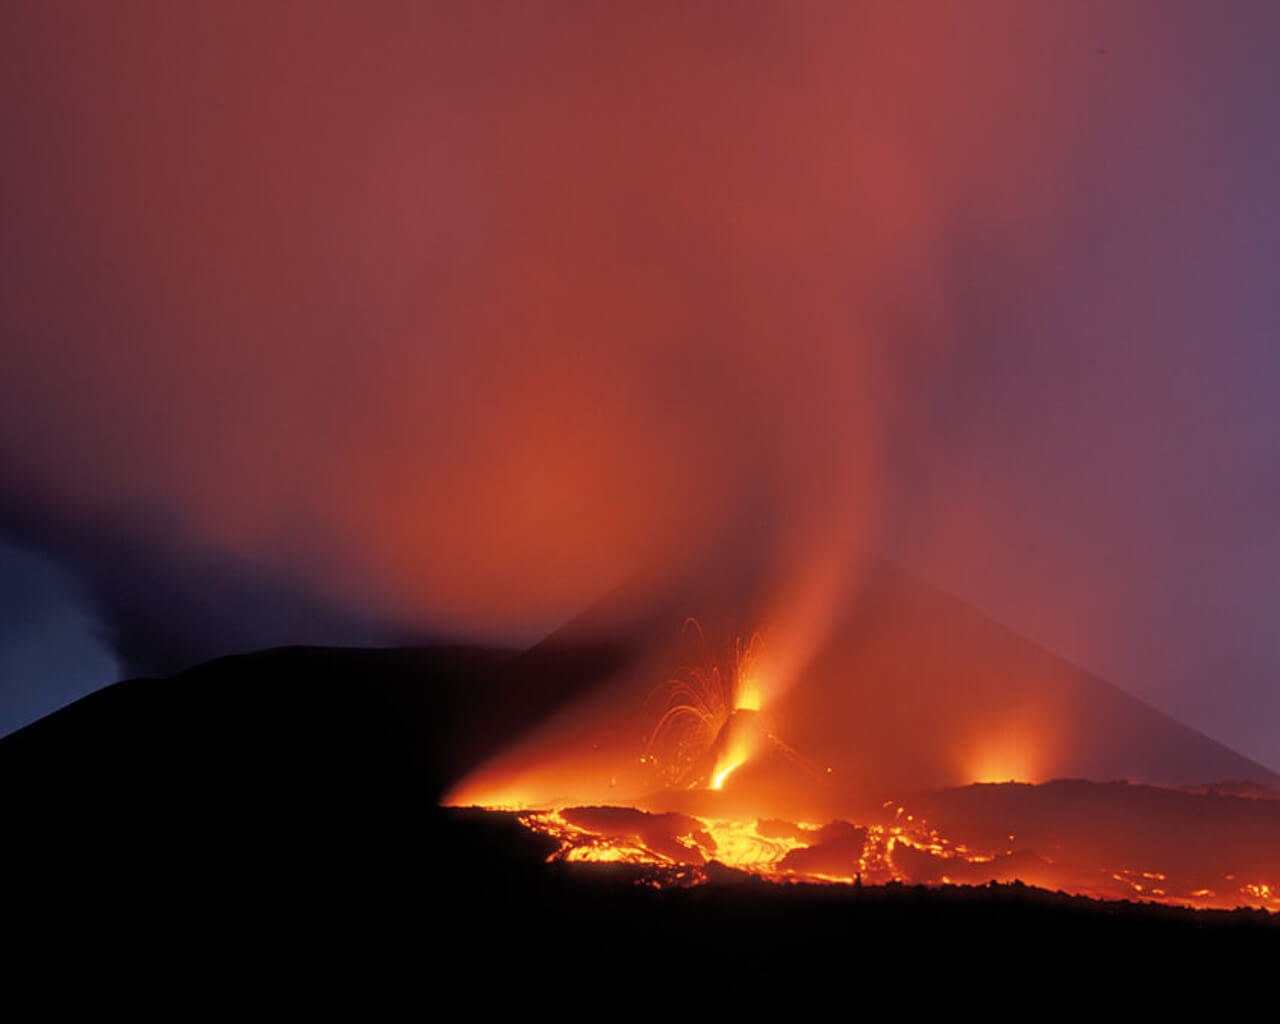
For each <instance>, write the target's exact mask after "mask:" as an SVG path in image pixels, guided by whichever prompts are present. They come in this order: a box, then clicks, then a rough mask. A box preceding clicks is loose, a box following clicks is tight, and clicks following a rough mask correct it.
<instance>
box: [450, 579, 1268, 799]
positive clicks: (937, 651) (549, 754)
mask: <svg viewBox="0 0 1280 1024" xmlns="http://www.w3.org/2000/svg"><path fill="white" fill-rule="evenodd" d="M733 602H736V604H737V608H738V609H739V610H738V611H737V613H736V614H733V613H726V608H727V607H733ZM691 605H692V606H693V607H694V609H695V611H696V612H697V613H698V614H699V621H701V622H702V634H703V635H704V636H706V637H707V638H711V637H715V636H716V635H717V631H719V634H720V640H721V646H722V648H728V647H731V646H732V642H733V638H734V637H735V636H740V635H741V633H740V632H739V633H736V634H735V633H734V632H733V627H732V625H730V624H731V623H735V622H736V623H738V629H739V630H742V629H743V624H745V625H746V627H747V628H750V625H751V623H752V616H753V614H755V611H754V609H753V608H752V606H751V601H750V598H749V597H748V598H746V599H744V598H743V597H742V596H741V593H740V592H737V593H735V595H734V598H733V599H732V601H730V602H726V599H725V593H724V591H723V590H721V591H718V592H714V593H710V594H707V595H704V596H701V597H700V598H699V599H698V600H695V601H693V602H690V603H686V604H685V605H684V606H683V608H681V609H680V610H677V609H674V608H671V609H665V608H660V607H645V608H643V610H641V611H637V606H636V604H635V603H633V602H628V601H626V600H623V599H621V598H619V597H617V596H615V597H613V598H611V599H609V600H607V601H604V602H601V603H600V604H599V605H597V606H596V607H594V608H592V609H590V610H589V611H588V612H586V613H584V614H583V615H582V616H580V617H579V618H577V619H576V620H574V621H573V622H572V623H570V624H569V625H567V626H566V627H565V628H564V629H562V630H560V631H559V632H557V633H555V634H553V635H552V636H550V637H549V638H548V639H547V640H545V641H544V642H543V643H542V644H540V645H538V647H536V648H534V649H533V650H532V651H530V652H529V653H528V654H527V655H526V656H524V657H523V658H521V659H519V660H517V661H516V662H515V663H514V664H513V665H512V667H511V668H512V672H513V674H514V677H515V678H514V679H513V681H512V683H511V688H512V689H513V690H523V689H525V688H526V684H524V683H523V682H521V681H520V678H519V677H521V676H522V675H524V674H527V675H528V678H529V680H530V683H529V686H530V687H532V686H533V685H534V682H535V680H536V679H537V678H538V677H542V676H546V675H547V674H549V673H550V674H555V673H554V666H555V665H556V664H563V665H565V666H566V667H567V668H569V669H570V670H572V669H573V668H574V667H575V665H576V662H575V657H574V652H579V651H583V650H608V651H610V652H611V655H612V657H611V662H610V664H609V666H608V669H607V671H603V672H600V673H599V674H597V675H596V676H595V677H594V678H591V679H589V680H583V681H582V684H580V685H579V686H578V687H576V689H570V688H569V687H565V688H564V689H563V690H562V693H561V696H562V698H563V700H562V701H561V704H560V706H559V707H558V709H557V710H556V712H555V713H553V714H550V715H549V716H548V717H547V719H546V720H545V721H543V722H542V723H541V724H540V725H538V726H537V727H535V728H533V729H532V730H531V731H530V733H529V734H528V735H527V736H526V737H524V739H523V740H522V741H521V742H519V743H517V744H515V745H513V746H512V747H511V748H509V749H507V750H504V751H503V752H502V753H501V754H500V755H499V756H498V757H496V758H494V759H492V760H491V761H489V762H488V763H487V764H486V765H485V766H484V767H483V768H482V769H481V770H480V771H479V772H476V773H474V774H473V775H471V776H470V777H469V778H468V779H467V780H466V781H465V782H464V783H463V784H461V785H460V786H459V787H457V788H456V789H455V790H454V792H453V794H452V796H451V799H452V800H453V801H455V802H462V803H468V802H475V803H489V804H500V805H503V806H538V805H542V806H545V805H548V804H552V803H557V802H559V803H563V802H564V801H565V800H590V801H600V800H608V799H609V798H610V797H611V796H612V797H616V796H617V795H618V793H619V791H620V790H621V789H627V790H628V791H629V792H631V793H633V794H638V793H641V792H643V791H644V790H645V789H646V786H647V785H648V784H649V782H650V781H651V780H649V779H647V778H646V776H645V775H644V773H643V772H641V771H637V770H636V768H637V765H638V762H640V761H642V760H643V757H642V756H641V749H642V748H641V737H643V736H644V735H645V732H646V729H647V728H649V726H650V725H651V723H648V722H646V720H645V717H644V713H643V711H644V707H645V697H646V694H647V693H649V691H650V690H651V689H652V687H653V685H654V680H655V679H662V678H666V677H668V676H669V675H671V674H672V673H673V672H676V671H678V670H679V667H680V666H681V665H686V664H688V662H689V659H690V657H692V658H693V659H694V660H695V662H696V661H697V660H698V659H701V658H704V657H706V656H707V652H705V651H697V650H694V651H692V652H691V651H690V649H689V644H688V638H687V630H685V629H684V625H683V624H684V622H685V616H687V615H689V614H690V606H691ZM704 613H705V614H704ZM767 642H769V643H772V642H773V638H769V640H768V641H767ZM708 643H711V644H713V643H714V641H712V640H710V639H709V640H708ZM562 678H564V679H572V678H573V672H572V671H569V672H566V673H564V674H563V676H562ZM766 685H767V683H766ZM762 714H763V715H765V716H767V719H768V723H769V727H768V729H767V730H766V731H767V732H768V733H769V734H770V735H772V736H774V737H776V738H777V740H778V741H779V742H782V743H783V744H785V746H786V747H787V748H788V749H790V750H792V751H794V752H796V754H797V758H798V762H803V763H804V764H806V765H810V766H813V767H815V768H816V769H817V773H818V774H819V775H820V776H821V778H822V784H821V786H816V785H814V784H813V778H812V776H813V774H814V773H813V772H811V771H806V770H798V769H796V768H794V767H792V768H786V769H784V770H782V771H781V773H779V772H760V771H756V772H752V771H749V770H747V768H745V767H744V768H736V769H735V770H734V771H733V772H732V773H731V774H729V775H727V776H726V777H725V778H724V779H723V780H722V784H721V786H719V787H716V788H717V789H722V790H723V791H724V792H725V793H726V794H728V793H732V792H733V791H734V790H735V789H737V790H740V789H741V788H742V786H743V785H744V783H745V782H746V781H747V780H748V779H749V778H750V777H751V776H752V775H753V774H754V775H755V776H757V777H760V776H762V775H767V776H768V777H769V779H770V783H769V786H770V788H771V790H772V792H771V794H770V795H769V796H768V798H767V799H765V800H764V801H763V802H764V804H765V805H767V806H761V808H760V810H761V812H762V813H768V814H772V813H777V812H779V811H781V810H785V806H779V805H778V804H781V805H789V806H790V807H791V808H792V809H794V807H795V806H796V805H803V806H805V807H806V808H807V809H808V811H809V813H810V814H817V815H819V816H833V815H839V814H841V813H846V812H847V811H848V810H849V805H850V804H851V803H856V802H857V801H859V800H860V799H862V798H864V797H866V796H869V795H874V794H879V793H882V792H885V791H895V792H902V791H925V790H934V789H941V788H946V787H954V786H962V785H967V784H971V783H984V782H996V781H1021V782H1043V781H1048V780H1050V779H1056V778H1085V779H1094V780H1101V781H1107V780H1119V779H1124V780H1128V781H1132V782H1137V783H1147V784H1152V785H1157V786H1191V785H1196V784H1203V783H1206V782H1210V781H1214V782H1226V781H1228V780H1231V781H1233V782H1243V783H1252V784H1256V785H1261V786H1262V787H1266V788H1274V787H1280V776H1278V775H1277V774H1276V773H1275V772H1273V771H1271V770H1270V769H1268V768H1266V767H1264V766H1262V765H1260V764H1257V763H1256V762H1254V761H1251V760H1249V759H1248V758H1246V757H1243V756H1241V755H1239V754H1237V753H1236V752H1234V751H1232V750H1230V749H1229V748H1227V747H1225V746H1223V745H1222V744H1220V743H1218V742H1216V741H1214V740H1212V739H1210V738H1209V737H1207V736H1205V735H1203V734H1202V733H1199V732H1197V731H1196V730H1195V729H1192V728H1190V727H1189V726H1186V725H1184V724H1182V723H1181V722H1178V721H1176V720H1175V719H1173V718H1171V717H1170V716H1168V715H1166V714H1164V713H1163V712H1161V711H1158V710H1157V709H1155V708H1153V707H1151V706H1149V705H1147V704H1145V703H1144V702H1142V701H1140V700H1138V699H1137V698H1135V697H1133V696H1131V695H1129V694H1127V693H1125V692H1124V691H1123V690H1121V689H1119V688H1118V687H1116V686H1113V685H1111V684H1110V683H1108V682H1106V681H1105V680H1103V679H1100V678H1099V677H1097V676H1095V675H1093V674H1092V673H1090V672H1088V671H1086V670H1084V669H1082V668H1080V667H1078V666H1076V665H1073V664H1071V663H1069V662H1067V661H1065V660H1064V659H1062V658H1060V657H1058V656H1056V655H1054V654H1052V653H1051V652H1049V651H1047V650H1045V649H1044V648H1043V647H1040V646H1039V645H1037V644H1035V643H1033V642H1031V641H1030V640H1027V639H1026V638H1024V637H1022V636H1019V635H1018V634H1016V633H1014V632H1012V631H1011V630H1009V629H1007V628H1005V627H1003V626H1001V625H1000V624H999V623H997V622H995V621H993V620H992V619H990V618H989V617H987V616H985V615H983V614H982V613H981V612H979V611H977V610H976V609H974V608H972V607H970V606H969V605H967V604H965V603H964V602H962V601H960V600H958V599H956V598H954V597H951V596H949V595H946V594H944V593H942V592H940V591H938V590H936V589H935V588H933V587H931V586H929V585H928V584H926V583H925V582H923V581H922V580H920V579H918V578H916V577H915V576H913V575H912V574H910V573H909V572H907V571H906V570H904V569H902V568H901V567H899V566H896V565H894V564H893V563H890V562H888V561H885V560H872V561H869V562H868V563H867V564H866V565H865V566H864V568H863V571H862V572H861V574H860V576H859V581H858V586H857V587H856V589H855V590H854V592H853V594H852V596H851V597H850V599H849V600H848V601H847V602H846V604H845V605H844V606H843V607H842V608H841V610H840V613H839V615H838V617H837V619H836V626H835V628H834V629H833V630H832V631H831V633H830V638H829V639H828V640H827V642H826V643H825V645H824V646H822V647H821V648H819V649H818V650H817V651H816V654H815V656H814V657H813V658H812V660H811V661H810V663H809V664H808V665H807V667H806V668H805V669H804V671H802V672H801V673H800V674H799V677H798V678H797V680H796V681H795V683H794V685H791V686H789V687H788V688H786V689H785V690H783V691H782V692H780V693H778V694H776V695H775V696H774V697H773V699H772V700H771V701H770V702H769V703H768V705H767V707H766V708H765V709H764V710H763V712H762ZM717 742H721V743H723V739H722V738H721V739H719V740H718V741H717ZM774 760H775V761H778V760H780V759H778V758H777V757H776V750H775V757H774ZM781 760H785V759H781ZM724 767H725V765H723V764H722V765H721V770H723V768H724ZM704 774H705V770H704ZM779 774H781V775H783V776H785V777H786V778H787V779H789V780H791V782H790V783H780V782H779ZM780 785H781V786H782V788H783V789H784V790H785V791H784V792H779V791H778V790H779V786H780ZM815 804H816V805H817V806H815Z"/></svg>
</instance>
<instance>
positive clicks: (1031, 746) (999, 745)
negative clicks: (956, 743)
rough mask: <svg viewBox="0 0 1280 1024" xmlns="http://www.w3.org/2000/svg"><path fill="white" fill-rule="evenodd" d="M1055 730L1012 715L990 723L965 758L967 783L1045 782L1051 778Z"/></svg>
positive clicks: (1038, 721)
mask: <svg viewBox="0 0 1280 1024" xmlns="http://www.w3.org/2000/svg"><path fill="white" fill-rule="evenodd" d="M1053 733H1054V730H1053V728H1052V726H1051V725H1050V724H1049V723H1047V722H1044V721H1041V720H1037V719H1036V718H1034V717H1032V716H1030V715H1018V714H1010V715H1006V716H1004V717H1003V718H1002V719H997V720H996V721H995V722H992V723H989V724H987V725H986V726H985V727H984V728H983V730H982V731H981V732H979V733H978V734H977V735H976V736H975V737H974V738H973V740H972V741H971V742H970V743H969V745H968V747H967V749H966V750H965V751H964V754H963V755H962V761H963V768H962V770H961V775H962V777H963V778H964V780H965V781H967V782H978V783H993V782H1041V781H1043V780H1045V779H1047V778H1050V777H1051V774H1050V772H1048V771H1046V768H1045V766H1046V764H1048V763H1049V762H1050V761H1051V757H1050V752H1051V747H1052V743H1051V737H1052V736H1053Z"/></svg>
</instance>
